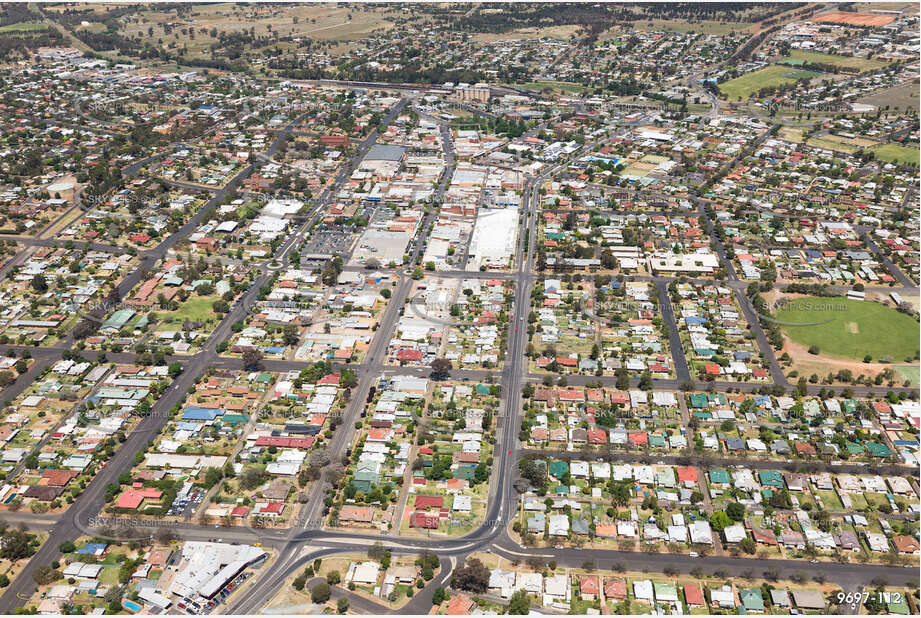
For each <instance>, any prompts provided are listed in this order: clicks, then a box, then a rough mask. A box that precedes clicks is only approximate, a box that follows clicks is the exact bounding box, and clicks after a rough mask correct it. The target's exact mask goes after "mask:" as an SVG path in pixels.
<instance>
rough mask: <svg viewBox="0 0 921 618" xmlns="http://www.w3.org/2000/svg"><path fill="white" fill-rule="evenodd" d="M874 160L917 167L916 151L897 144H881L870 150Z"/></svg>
mask: <svg viewBox="0 0 921 618" xmlns="http://www.w3.org/2000/svg"><path fill="white" fill-rule="evenodd" d="M870 150H872V151H873V152H874V153H875V154H876V158H877V159H879V160H880V161H889V162H890V163H903V164H906V163H909V164H910V163H914V164H915V165H918V154H919V153H918V149H917V148H912V147H910V146H899V145H898V144H882V145H880V146H875V147H874V148H871V149H870Z"/></svg>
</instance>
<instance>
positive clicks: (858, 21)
mask: <svg viewBox="0 0 921 618" xmlns="http://www.w3.org/2000/svg"><path fill="white" fill-rule="evenodd" d="M809 21H820V22H824V23H826V24H845V25H847V26H869V27H875V28H879V27H881V26H885V25H887V24H891V23H892V22H894V21H895V17H892V16H890V15H868V14H866V13H841V12H834V13H822V14H821V15H817V16H816V17H812V18H810V19H809Z"/></svg>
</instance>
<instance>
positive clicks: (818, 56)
mask: <svg viewBox="0 0 921 618" xmlns="http://www.w3.org/2000/svg"><path fill="white" fill-rule="evenodd" d="M788 58H792V59H793V60H802V61H803V62H814V63H816V64H830V65H832V66H836V67H840V68H842V69H855V70H857V71H859V72H861V73H865V72H866V71H874V70H876V69H881V68H883V67H884V66H886V65H887V64H889V63H888V62H883V61H882V60H872V59H871V60H867V59H866V58H852V57H850V56H836V55H834V54H822V53H819V52H811V51H802V50H799V49H797V50H794V51H792V52H790V55H789V56H788Z"/></svg>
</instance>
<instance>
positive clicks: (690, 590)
mask: <svg viewBox="0 0 921 618" xmlns="http://www.w3.org/2000/svg"><path fill="white" fill-rule="evenodd" d="M684 602H685V603H687V605H688V607H690V608H698V607H703V606H704V605H705V603H706V602H705V601H704V593H703V592H702V591H701V590H700V586H698V585H697V584H685V585H684Z"/></svg>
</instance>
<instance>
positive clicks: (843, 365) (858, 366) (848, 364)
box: [778, 324, 893, 378]
mask: <svg viewBox="0 0 921 618" xmlns="http://www.w3.org/2000/svg"><path fill="white" fill-rule="evenodd" d="M854 326H855V327H856V326H857V325H856V324H854ZM783 342H784V345H783V348H781V350H780V353H779V354H778V356H779V355H782V354H783V353H784V352H786V353H787V354H789V355H790V358H791V359H793V367H791V369H794V370H796V371H799V374H800V375H801V376H803V375H804V376H806V377H807V378H808V377H809V376H810V375H812V374H813V373H817V374H819V377H822V378H824V377H825V376H827V375H828V374H829V373H838V372H839V371H841V370H842V369H849V370H850V371H851V372H853V374H854V375H855V376H858V375H860V374H863V375H865V376H869V377H875V376H876V374H878V373H881V372H883V371H885V370H886V369H888V368H893V365H892V364H891V363H864V362H861V361H854V360H842V359H837V358H827V357H825V356H822V355H821V354H819V355H816V354H810V353H809V349H808V348H807V347H806V346H804V345H800V344H798V343H796V342H795V341H792V340H790V338H789V337H787V336H786V335H784V338H783Z"/></svg>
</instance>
